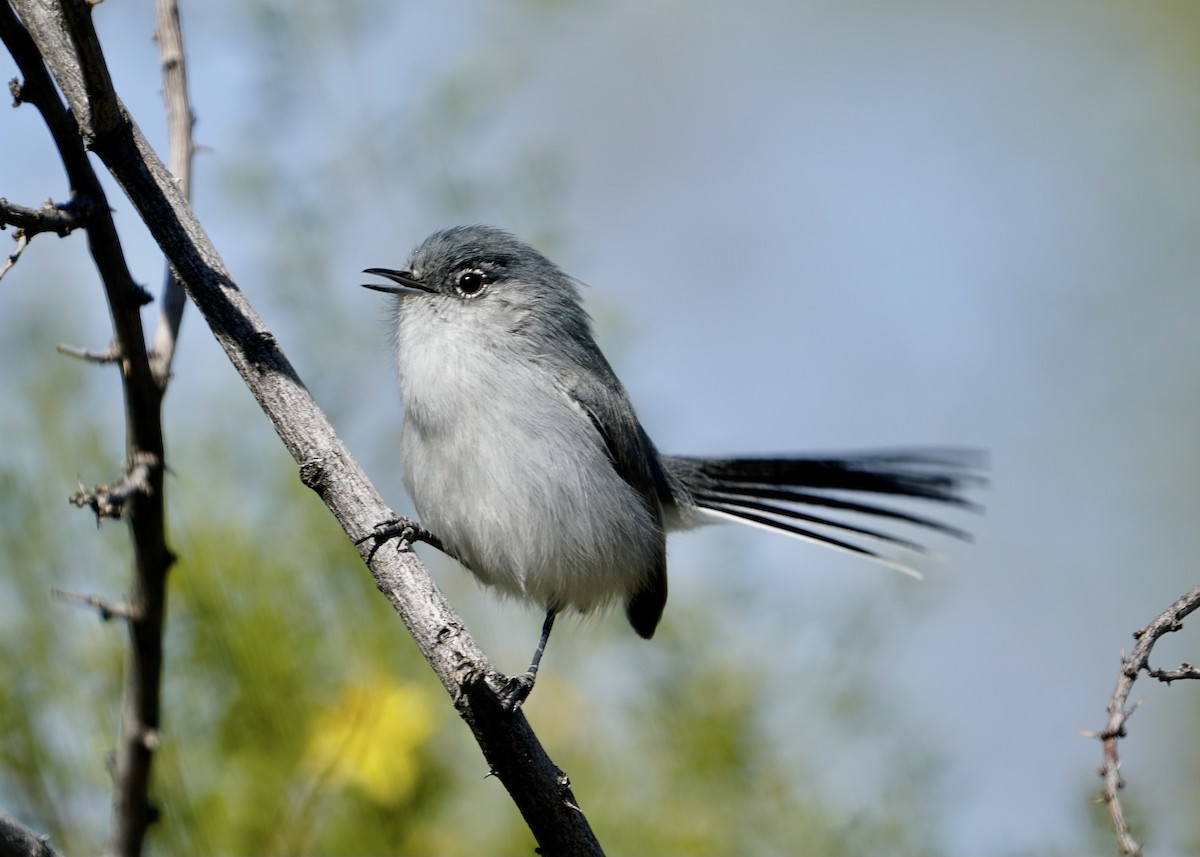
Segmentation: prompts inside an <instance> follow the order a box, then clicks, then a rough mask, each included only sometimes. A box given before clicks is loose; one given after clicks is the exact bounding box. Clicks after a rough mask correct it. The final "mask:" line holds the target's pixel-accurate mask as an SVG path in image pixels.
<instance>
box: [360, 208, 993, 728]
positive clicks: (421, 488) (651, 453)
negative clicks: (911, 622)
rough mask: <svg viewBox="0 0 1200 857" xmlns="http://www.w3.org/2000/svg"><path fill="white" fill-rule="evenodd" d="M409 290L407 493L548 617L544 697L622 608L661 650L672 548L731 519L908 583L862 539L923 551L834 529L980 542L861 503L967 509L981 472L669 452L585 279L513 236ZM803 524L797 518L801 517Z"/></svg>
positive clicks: (461, 548) (930, 458) (408, 273)
mask: <svg viewBox="0 0 1200 857" xmlns="http://www.w3.org/2000/svg"><path fill="white" fill-rule="evenodd" d="M364 273H368V274H377V275H379V276H382V277H385V278H387V279H388V280H390V281H392V282H393V283H395V285H386V286H384V285H367V286H366V288H369V289H374V290H376V291H380V292H387V293H389V294H393V295H395V296H396V298H397V300H396V301H395V304H394V309H395V316H394V334H395V348H396V360H397V363H398V367H399V377H400V397H401V400H402V403H403V406H404V428H403V432H402V434H401V438H400V448H401V455H402V458H403V466H404V484H405V485H406V486H407V488H408V491H409V494H410V496H411V497H412V501H413V504H414V505H415V506H416V510H417V513H418V515H419V516H420V520H421V523H422V525H423V526H424V527H425V528H427V529H428V530H429V532H430V533H432V534H433V535H434V536H436V539H437V541H439V542H440V545H439V546H441V547H443V548H444V549H445V551H446V552H447V553H449V554H450V555H452V556H453V557H454V558H455V559H457V560H459V561H460V562H461V563H462V564H463V565H465V566H466V567H467V568H468V569H469V570H470V571H471V572H472V573H473V574H474V575H475V576H476V577H477V578H479V580H481V581H482V582H483V583H486V584H488V585H489V586H493V587H495V588H497V589H499V590H501V591H502V592H504V593H507V594H509V595H513V596H516V597H518V598H521V599H525V600H528V601H532V602H535V603H537V604H538V605H540V606H541V607H542V608H543V609H545V611H546V620H545V623H544V625H543V627H542V635H541V639H540V641H539V644H538V647H537V650H536V652H535V654H534V657H533V662H532V663H531V664H530V666H529V671H528V672H527V673H526V674H525V675H524V676H520V677H517V678H514V679H512V680H511V685H510V686H511V693H510V695H509V699H508V700H507V701H508V704H509V705H513V706H515V705H517V704H519V703H520V702H521V701H522V700H523V699H524V698H525V696H526V695H528V692H529V690H530V689H532V686H533V680H534V677H535V676H536V674H537V669H538V663H539V662H540V660H541V657H542V652H543V651H544V650H545V646H546V641H547V639H548V638H549V635H550V629H551V627H552V625H553V623H554V617H555V616H556V615H557V614H558V613H560V612H562V611H564V610H567V609H575V610H577V611H579V612H581V613H587V612H590V611H592V610H596V609H597V608H600V607H603V606H605V605H607V604H612V603H620V604H622V605H624V607H625V615H626V616H627V617H628V618H629V623H630V624H631V625H632V626H633V629H634V630H635V631H637V633H638V634H640V635H641V636H642V637H645V638H650V637H651V636H653V634H654V630H655V628H656V627H657V626H658V622H659V619H660V618H661V617H662V613H663V607H664V606H665V605H666V602H667V554H666V533H667V532H668V531H669V530H675V529H687V528H690V527H695V526H697V525H700V524H702V523H705V522H706V521H711V520H713V519H715V518H723V519H727V520H734V521H741V522H743V523H748V524H752V525H757V526H761V527H766V528H769V529H772V530H777V531H780V532H784V533H787V534H790V535H793V536H798V537H800V538H804V539H810V540H815V541H818V542H821V543H823V544H826V545H830V546H833V547H835V548H839V549H841V550H845V551H851V552H853V553H856V554H860V555H862V556H865V557H868V558H870V559H873V560H877V561H880V562H885V563H887V564H891V565H895V566H897V567H900V568H904V566H903V564H901V563H897V562H895V561H893V560H890V559H889V558H888V557H887V556H885V555H884V554H881V553H879V552H877V550H876V549H875V548H874V547H867V546H864V545H863V544H862V542H863V541H866V542H868V544H869V543H872V542H874V543H877V544H881V545H884V546H891V547H893V548H899V549H901V550H908V551H919V550H920V547H919V546H918V545H916V544H914V543H912V542H909V541H907V540H905V539H902V538H898V537H896V536H893V535H891V534H888V533H884V532H879V531H877V530H874V529H868V528H866V527H863V526H859V525H856V524H852V523H845V522H842V521H839V520H836V519H830V518H826V517H825V516H824V514H817V513H816V510H830V511H835V512H845V513H859V514H863V515H868V516H875V517H879V518H885V519H891V520H893V521H897V522H902V523H905V524H914V525H918V526H922V527H926V528H929V529H933V530H937V531H940V532H943V533H948V534H951V535H954V536H959V537H962V536H963V533H962V532H961V531H960V530H957V529H955V528H953V527H949V526H947V525H945V524H942V523H939V522H938V521H935V520H932V519H929V518H926V517H922V516H917V515H914V514H911V513H909V512H907V511H903V510H900V509H895V508H890V507H887V506H878V505H875V504H874V503H867V502H862V501H861V500H859V499H855V495H856V494H876V495H895V496H902V497H916V498H920V499H923V500H931V501H936V502H941V503H948V504H952V505H958V506H968V505H969V503H968V502H967V501H966V500H965V499H964V498H963V496H962V495H963V490H964V489H965V488H967V487H969V486H971V485H972V484H974V483H975V482H976V481H977V480H978V477H977V476H976V475H975V473H974V468H975V467H976V466H977V465H978V463H979V461H980V458H979V455H978V454H977V453H972V452H970V451H964V450H928V449H918V450H902V451H891V452H867V453H857V454H850V455H838V456H796V457H787V458H689V457H681V456H671V455H662V454H660V453H659V452H658V451H657V450H656V449H655V447H654V444H653V443H652V442H651V441H650V438H649V437H648V436H647V435H646V432H645V431H644V430H643V429H642V426H641V424H640V423H639V422H638V418H637V415H636V414H635V413H634V410H633V406H632V405H631V404H630V403H629V397H628V396H627V395H626V393H625V388H624V387H623V386H622V385H621V382H620V381H619V380H617V376H616V375H615V374H614V373H613V370H612V367H611V366H609V364H608V361H607V360H606V359H605V358H604V355H603V354H602V353H601V351H600V348H599V347H598V346H597V345H596V342H595V340H593V338H592V329H591V321H590V319H589V318H588V315H587V313H586V312H585V311H584V309H583V306H582V305H581V302H580V296H579V291H578V288H577V286H576V282H575V281H574V280H573V279H572V278H571V277H569V276H567V275H566V274H564V273H563V272H562V271H561V270H559V268H558V267H557V266H555V265H554V263H552V262H551V261H550V260H549V259H547V258H546V257H545V256H543V255H542V254H541V253H539V252H538V251H537V250H535V249H533V248H532V247H530V246H529V245H527V244H525V243H523V242H521V241H519V240H517V239H516V238H515V237H513V236H512V235H510V234H508V233H507V232H503V231H501V230H499V229H494V228H490V227H484V226H461V227H456V228H453V229H446V230H444V231H441V232H436V233H434V234H433V235H431V236H430V237H429V238H428V239H426V240H425V242H424V243H423V244H421V246H420V247H419V248H417V250H416V251H415V252H414V253H413V255H412V257H411V258H410V259H409V261H408V265H407V267H406V268H405V269H404V270H392V269H389V268H369V269H367V270H366V271H365V272H364ZM797 507H798V508H797Z"/></svg>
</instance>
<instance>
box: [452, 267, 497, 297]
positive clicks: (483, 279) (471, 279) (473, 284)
mask: <svg viewBox="0 0 1200 857" xmlns="http://www.w3.org/2000/svg"><path fill="white" fill-rule="evenodd" d="M491 281H492V277H491V275H489V274H485V273H484V272H483V271H480V270H478V269H474V268H473V269H471V270H469V271H463V272H462V273H461V274H459V275H458V280H457V281H455V283H454V288H455V289H457V290H458V293H459V294H460V295H462V296H463V297H468V298H471V297H474V296H475V295H477V294H479V293H480V292H482V291H483V289H484V286H486V285H487V284H488V283H490V282H491Z"/></svg>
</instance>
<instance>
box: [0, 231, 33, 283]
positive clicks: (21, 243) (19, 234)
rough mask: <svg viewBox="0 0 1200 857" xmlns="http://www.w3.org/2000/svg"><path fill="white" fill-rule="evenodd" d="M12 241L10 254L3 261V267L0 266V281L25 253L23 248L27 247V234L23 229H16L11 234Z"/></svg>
mask: <svg viewBox="0 0 1200 857" xmlns="http://www.w3.org/2000/svg"><path fill="white" fill-rule="evenodd" d="M13 241H14V243H13V249H12V252H11V253H9V254H8V258H7V259H5V260H4V265H3V266H0V280H2V279H4V275H5V274H7V273H8V272H9V271H11V270H12V267H13V265H15V264H17V260H18V259H20V258H21V254H22V253H24V252H25V248H26V247H28V246H29V234H28V233H27V232H26V231H25V230H24V229H18V230H17V231H16V232H14V233H13Z"/></svg>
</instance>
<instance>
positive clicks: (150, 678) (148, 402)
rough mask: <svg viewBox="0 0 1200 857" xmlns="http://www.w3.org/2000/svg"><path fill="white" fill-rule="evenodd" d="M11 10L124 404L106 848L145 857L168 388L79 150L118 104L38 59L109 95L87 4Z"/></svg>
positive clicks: (9, 38) (19, 56) (167, 561)
mask: <svg viewBox="0 0 1200 857" xmlns="http://www.w3.org/2000/svg"><path fill="white" fill-rule="evenodd" d="M16 5H17V6H18V8H19V9H20V14H21V17H22V19H23V20H24V22H25V23H26V24H27V25H29V29H30V31H32V32H33V38H31V37H30V32H29V31H27V30H26V29H25V27H24V26H22V24H21V22H20V21H18V20H17V17H16V16H15V15H14V14H13V10H12V8H11V7H10V6H9V2H8V0H4V2H3V3H2V4H0V19H2V20H0V24H2V25H3V26H2V27H0V30H2V35H3V38H4V41H5V44H6V45H8V47H9V50H10V51H11V52H12V54H13V57H14V59H16V60H17V64H18V67H19V68H20V70H21V73H22V75H23V76H24V81H23V83H22V85H21V86H20V88H19V92H18V100H19V101H23V102H27V103H30V104H33V105H34V106H36V107H37V108H38V110H39V111H40V112H41V113H42V115H43V117H44V118H45V119H46V123H47V126H48V127H49V128H50V131H51V134H52V135H53V137H54V142H55V145H56V146H57V147H58V150H59V154H60V157H61V158H62V161H63V165H64V167H65V168H66V171H67V176H68V179H69V180H70V183H71V191H72V201H73V203H74V204H75V205H76V207H78V208H79V209H81V210H82V211H83V212H85V217H84V225H85V226H86V231H87V239H88V249H89V251H90V252H91V255H92V259H93V260H94V262H95V264H96V269H97V271H98V272H99V274H100V277H101V280H102V283H103V286H104V290H105V295H106V298H107V301H108V307H109V312H110V315H111V317H112V323H113V330H114V333H115V339H116V344H117V348H116V353H117V364H118V365H119V367H120V370H121V381H122V391H123V394H124V401H125V427H126V455H127V464H126V469H127V472H129V473H132V472H133V470H134V468H135V467H136V468H137V470H138V473H139V479H140V481H139V484H138V485H137V486H136V490H130V491H129V492H128V498H127V502H126V503H125V505H124V507H123V513H124V516H125V518H126V520H127V521H128V524H129V532H130V536H131V541H132V547H133V557H132V574H131V581H130V587H129V592H128V595H127V602H128V604H129V608H130V612H129V615H128V616H127V617H126V625H127V627H128V629H129V645H128V647H127V648H126V652H125V668H124V688H123V692H122V701H121V717H120V722H121V727H120V733H119V735H118V738H117V747H116V753H115V761H114V765H113V781H114V782H113V801H112V826H111V836H110V843H109V850H110V851H111V852H112V853H114V854H119V855H130V857H132V855H137V854H140V853H141V849H142V843H143V841H144V840H145V836H146V830H147V828H148V826H149V824H150V822H151V821H152V820H153V816H154V812H153V811H152V809H151V806H150V802H149V799H148V794H149V787H150V772H151V764H152V761H153V756H154V750H155V749H156V747H157V745H158V740H159V739H158V734H159V731H158V730H159V687H160V683H161V677H162V654H163V653H162V633H163V623H164V614H165V609H166V575H167V570H168V568H170V566H171V563H172V562H173V561H174V556H173V555H172V553H171V551H170V550H169V549H168V548H167V545H166V534H165V510H164V501H163V472H164V451H163V437H162V412H161V406H162V398H163V393H164V390H165V381H164V383H162V384H160V383H159V381H158V379H157V377H156V374H155V373H154V372H152V371H151V366H150V360H149V356H148V354H147V350H146V340H145V334H144V332H143V328H142V322H141V314H140V311H141V307H142V305H143V304H144V303H146V302H147V300H148V299H149V298H148V296H147V295H146V293H145V292H144V291H143V290H142V289H141V288H140V287H139V286H137V285H136V284H135V283H134V280H133V277H132V275H131V274H130V272H129V268H128V266H127V264H126V262H125V257H124V251H123V250H122V247H121V242H120V239H119V237H118V235H117V231H116V226H115V224H114V223H113V220H112V216H111V213H110V208H109V205H108V201H107V199H106V197H105V194H104V190H103V188H102V186H101V185H100V182H99V179H98V178H97V176H96V174H95V172H94V171H93V169H92V166H91V162H90V160H89V159H88V156H87V152H86V150H85V148H84V138H87V139H88V140H89V141H90V140H93V139H94V138H95V136H96V135H97V134H100V135H102V134H104V133H106V132H107V131H108V130H109V129H111V128H112V127H113V125H114V124H117V123H119V122H121V121H122V119H123V117H122V114H123V108H121V106H120V104H119V102H117V101H116V100H115V99H98V100H90V99H88V100H86V101H85V102H84V103H85V104H86V109H84V110H79V111H76V112H74V113H68V111H67V110H66V108H65V106H64V105H63V104H62V102H61V101H60V99H59V97H58V93H57V92H56V90H55V87H54V83H53V81H52V80H51V78H50V75H49V73H48V72H47V69H46V66H45V64H44V63H43V59H42V57H46V58H47V59H48V60H49V62H50V63H51V65H52V67H53V69H54V72H55V73H56V75H58V76H59V77H60V78H61V79H62V80H63V81H64V82H65V87H64V90H63V91H64V92H65V93H68V94H71V93H74V94H76V95H78V94H79V93H80V92H84V93H86V92H88V91H89V90H91V89H92V88H95V87H101V88H104V87H111V81H110V80H109V77H108V69H107V67H106V66H105V63H104V57H103V54H102V53H101V52H100V50H99V47H98V45H97V44H95V43H94V41H89V40H87V39H75V38H74V37H73V34H74V33H77V32H89V31H90V29H91V21H90V14H91V8H90V7H89V6H88V5H87V4H86V3H85V2H83V0H67V2H64V3H62V4H61V6H60V7H59V8H57V9H54V8H50V7H48V6H47V5H45V4H42V3H29V2H20V3H17V4H16ZM164 379H165V375H164Z"/></svg>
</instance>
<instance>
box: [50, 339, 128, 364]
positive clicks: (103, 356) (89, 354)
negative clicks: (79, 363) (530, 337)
mask: <svg viewBox="0 0 1200 857" xmlns="http://www.w3.org/2000/svg"><path fill="white" fill-rule="evenodd" d="M54 348H55V350H56V351H58V353H59V354H65V355H67V356H68V357H74V358H76V359H78V360H84V361H87V362H88V363H116V362H117V361H119V360H120V359H121V346H120V344H119V343H117V342H116V340H114V341H112V342H110V343H109V344H108V347H107V348H105V349H104V350H103V351H91V350H90V349H87V348H80V347H79V346H77V345H65V344H63V343H61V342H60V343H59V344H58V345H56V346H54Z"/></svg>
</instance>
